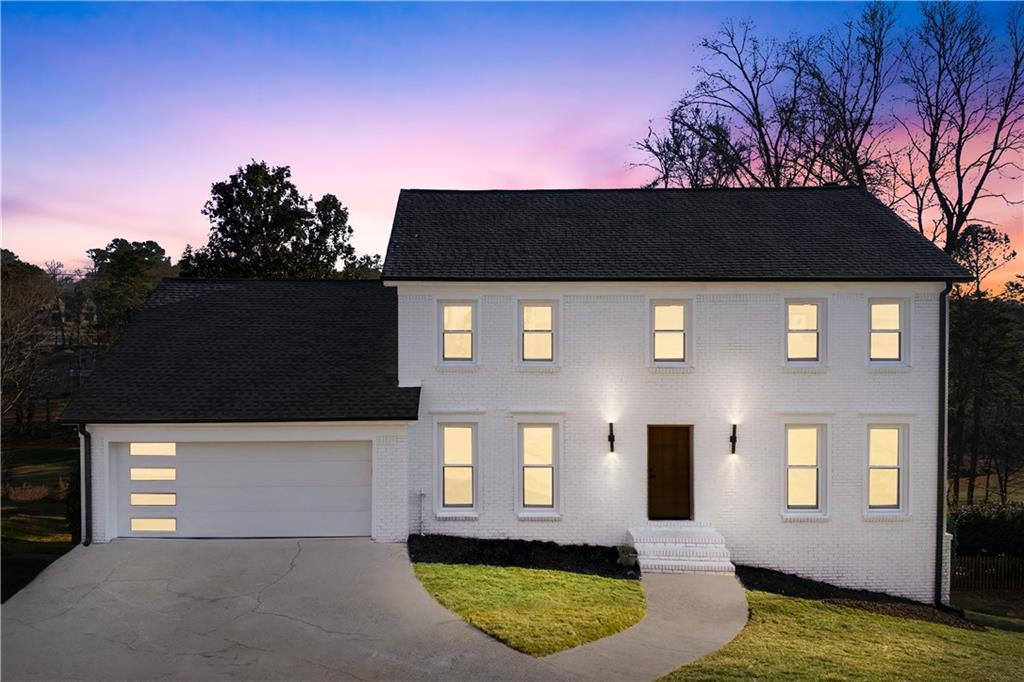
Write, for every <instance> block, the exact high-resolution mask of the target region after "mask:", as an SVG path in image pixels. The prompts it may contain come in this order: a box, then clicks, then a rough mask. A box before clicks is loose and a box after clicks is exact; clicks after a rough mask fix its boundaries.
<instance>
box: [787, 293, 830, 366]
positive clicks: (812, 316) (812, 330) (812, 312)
mask: <svg viewBox="0 0 1024 682" xmlns="http://www.w3.org/2000/svg"><path fill="white" fill-rule="evenodd" d="M824 313H825V305H824V303H823V302H821V301H786V361H787V362H794V363H800V362H808V363H810V362H821V361H822V360H823V359H824V350H825V348H824V343H823V342H824V335H823V334H822V332H823V331H824V322H825V314H824Z"/></svg>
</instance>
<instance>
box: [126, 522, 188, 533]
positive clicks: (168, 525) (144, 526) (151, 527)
mask: <svg viewBox="0 0 1024 682" xmlns="http://www.w3.org/2000/svg"><path fill="white" fill-rule="evenodd" d="M177 529H178V520H177V519H150V518H133V519H132V531H133V532H152V533H173V532H175V531H176V530H177Z"/></svg>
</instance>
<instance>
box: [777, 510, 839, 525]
mask: <svg viewBox="0 0 1024 682" xmlns="http://www.w3.org/2000/svg"><path fill="white" fill-rule="evenodd" d="M782 520H783V522H785V523H823V522H826V521H831V519H830V518H829V516H828V514H825V513H822V512H808V513H806V514H799V513H793V512H783V513H782Z"/></svg>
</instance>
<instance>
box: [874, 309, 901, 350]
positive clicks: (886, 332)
mask: <svg viewBox="0 0 1024 682" xmlns="http://www.w3.org/2000/svg"><path fill="white" fill-rule="evenodd" d="M902 308H903V304H901V303H899V302H898V301H897V302H885V303H872V304H871V356H870V357H871V359H872V360H896V361H898V360H900V359H902V357H903V353H902V350H903V329H902V323H903V311H902Z"/></svg>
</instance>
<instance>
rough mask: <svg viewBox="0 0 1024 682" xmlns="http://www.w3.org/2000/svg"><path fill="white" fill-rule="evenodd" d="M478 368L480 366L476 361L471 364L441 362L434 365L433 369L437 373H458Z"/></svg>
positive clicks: (473, 370) (474, 370)
mask: <svg viewBox="0 0 1024 682" xmlns="http://www.w3.org/2000/svg"><path fill="white" fill-rule="evenodd" d="M479 369H480V366H479V365H477V364H476V363H473V364H465V365H460V364H454V363H453V364H450V365H449V364H441V365H434V371H436V372H437V373H439V374H460V373H463V372H476V371H478V370H479Z"/></svg>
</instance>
